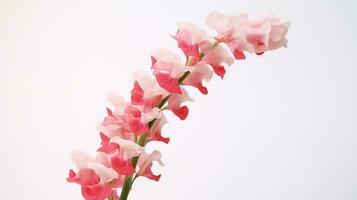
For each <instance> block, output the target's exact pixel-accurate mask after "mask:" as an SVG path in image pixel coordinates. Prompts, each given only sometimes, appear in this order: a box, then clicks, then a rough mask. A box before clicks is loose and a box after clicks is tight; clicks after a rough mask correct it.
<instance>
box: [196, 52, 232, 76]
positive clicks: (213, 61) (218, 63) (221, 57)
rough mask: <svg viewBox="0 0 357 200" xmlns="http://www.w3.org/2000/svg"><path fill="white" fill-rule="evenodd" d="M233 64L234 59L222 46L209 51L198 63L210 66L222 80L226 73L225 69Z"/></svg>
mask: <svg viewBox="0 0 357 200" xmlns="http://www.w3.org/2000/svg"><path fill="white" fill-rule="evenodd" d="M233 62H234V59H233V58H232V56H231V55H230V53H229V51H228V50H227V49H226V48H224V47H222V46H217V47H216V48H214V49H213V50H212V51H209V52H208V53H207V54H206V55H205V56H204V57H203V59H202V61H201V62H200V63H202V64H207V65H210V66H211V67H212V68H213V71H214V72H215V73H216V74H217V75H218V76H220V77H221V78H222V79H223V77H224V75H225V73H226V70H225V67H228V66H231V65H232V64H233Z"/></svg>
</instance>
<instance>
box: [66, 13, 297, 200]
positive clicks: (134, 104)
mask: <svg viewBox="0 0 357 200" xmlns="http://www.w3.org/2000/svg"><path fill="white" fill-rule="evenodd" d="M206 23H207V25H209V26H210V27H211V28H213V29H214V30H215V31H216V33H217V34H216V36H215V37H211V36H209V35H208V33H207V32H206V31H205V30H203V29H201V28H199V27H197V26H196V25H195V24H192V23H190V22H180V23H178V24H177V25H178V31H177V33H176V34H175V35H174V36H173V38H174V39H175V40H176V41H177V43H178V47H179V48H180V49H181V50H182V51H183V53H184V54H185V57H186V62H185V63H184V64H183V63H182V62H181V60H180V57H179V56H178V55H176V54H175V53H173V52H171V51H168V50H165V49H156V50H154V51H153V52H152V54H151V61H152V66H151V69H152V70H153V75H154V76H152V75H151V74H146V73H143V72H137V73H135V76H134V84H133V89H132V90H131V95H130V102H126V101H125V100H124V98H122V97H121V96H119V95H117V94H110V95H109V96H108V100H109V101H110V103H111V104H112V105H113V108H110V109H109V108H107V116H106V117H105V118H104V119H103V121H102V122H101V123H100V124H99V125H98V131H99V132H100V138H101V144H100V147H99V148H98V149H97V154H96V157H95V158H92V157H91V156H90V155H88V154H86V153H83V152H75V153H73V155H72V157H73V160H74V162H75V163H76V166H77V170H76V171H74V170H72V169H71V170H70V171H69V177H68V178H67V181H68V182H73V183H77V184H79V185H80V186H81V191H82V195H83V197H84V198H85V199H86V200H106V199H108V200H119V196H118V195H117V191H116V190H117V189H118V188H122V191H121V197H120V198H121V200H127V197H128V194H129V192H130V189H131V188H132V185H133V183H134V181H135V180H136V178H137V177H139V176H144V177H147V178H148V179H151V180H155V181H158V180H159V179H160V177H161V175H160V174H154V173H153V171H152V166H153V163H154V162H157V163H158V164H159V165H162V166H163V163H162V161H161V153H160V152H159V151H156V150H155V151H153V152H152V153H150V154H149V153H147V152H145V145H146V144H147V143H148V142H152V141H160V142H164V143H169V141H170V138H168V137H165V136H163V135H162V132H163V127H164V125H165V124H166V123H167V120H166V117H165V115H164V113H166V111H167V110H169V111H171V112H172V113H173V114H175V115H176V116H177V117H179V118H180V119H181V120H185V119H186V118H187V116H188V114H189V109H188V107H187V105H185V102H187V101H192V99H191V97H190V96H189V94H188V92H187V90H186V86H192V87H195V88H197V89H198V90H199V91H200V92H201V93H202V94H207V93H208V89H207V87H206V86H205V85H206V83H207V82H209V81H210V80H211V78H212V76H213V73H215V74H217V75H218V76H220V77H221V78H222V79H223V77H224V75H225V73H226V67H229V66H230V65H232V64H233V62H234V58H235V59H245V54H244V53H245V52H250V53H256V54H258V55H261V54H263V53H264V52H265V51H267V50H273V49H277V48H280V47H283V46H285V47H286V44H287V39H286V34H287V32H288V28H289V25H290V24H289V22H287V21H284V20H282V19H280V18H278V17H276V16H274V15H272V14H271V13H264V14H263V15H260V16H257V17H253V18H248V15H247V14H241V15H238V16H227V15H223V14H220V13H217V12H214V13H211V14H210V15H209V16H208V17H207V19H206Z"/></svg>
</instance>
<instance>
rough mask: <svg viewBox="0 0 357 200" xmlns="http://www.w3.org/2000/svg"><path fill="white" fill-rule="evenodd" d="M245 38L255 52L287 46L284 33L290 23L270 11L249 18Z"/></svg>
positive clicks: (259, 52)
mask: <svg viewBox="0 0 357 200" xmlns="http://www.w3.org/2000/svg"><path fill="white" fill-rule="evenodd" d="M249 24H250V28H249V29H248V31H247V36H246V37H247V40H248V42H249V43H250V44H252V45H253V46H254V51H255V52H256V53H257V54H262V53H264V52H265V51H267V50H274V49H278V48H281V47H286V46H287V42H288V41H287V39H286V37H285V36H286V34H287V32H288V29H289V26H290V23H289V22H287V21H285V20H283V19H281V18H279V17H277V16H275V15H273V14H272V13H270V12H266V13H263V14H262V15H259V16H256V17H252V18H250V19H249Z"/></svg>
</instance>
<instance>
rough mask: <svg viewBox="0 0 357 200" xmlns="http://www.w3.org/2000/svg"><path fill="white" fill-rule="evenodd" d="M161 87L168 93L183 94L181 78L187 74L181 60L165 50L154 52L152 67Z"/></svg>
mask: <svg viewBox="0 0 357 200" xmlns="http://www.w3.org/2000/svg"><path fill="white" fill-rule="evenodd" d="M151 68H152V69H153V70H154V75H155V77H156V80H157V82H158V83H159V85H160V86H161V87H162V88H164V89H165V90H166V91H168V92H170V93H174V94H181V93H182V92H181V88H180V85H179V82H178V81H179V78H180V77H181V76H182V75H183V74H184V73H185V71H184V68H183V65H182V64H181V62H180V58H179V57H178V56H177V55H176V54H174V53H172V52H171V51H168V50H165V49H157V50H155V51H153V52H152V67H151Z"/></svg>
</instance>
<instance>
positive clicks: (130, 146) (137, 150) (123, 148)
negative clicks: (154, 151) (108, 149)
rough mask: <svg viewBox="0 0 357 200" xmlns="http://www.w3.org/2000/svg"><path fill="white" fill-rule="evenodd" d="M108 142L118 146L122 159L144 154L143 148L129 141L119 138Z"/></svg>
mask: <svg viewBox="0 0 357 200" xmlns="http://www.w3.org/2000/svg"><path fill="white" fill-rule="evenodd" d="M110 141H111V142H113V143H116V144H118V145H119V146H120V152H121V153H122V155H123V156H124V159H130V158H132V157H135V156H138V155H140V154H141V153H142V152H144V148H143V147H142V146H140V145H138V144H136V143H135V142H133V141H130V140H125V139H122V138H120V137H113V138H111V139H110Z"/></svg>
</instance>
